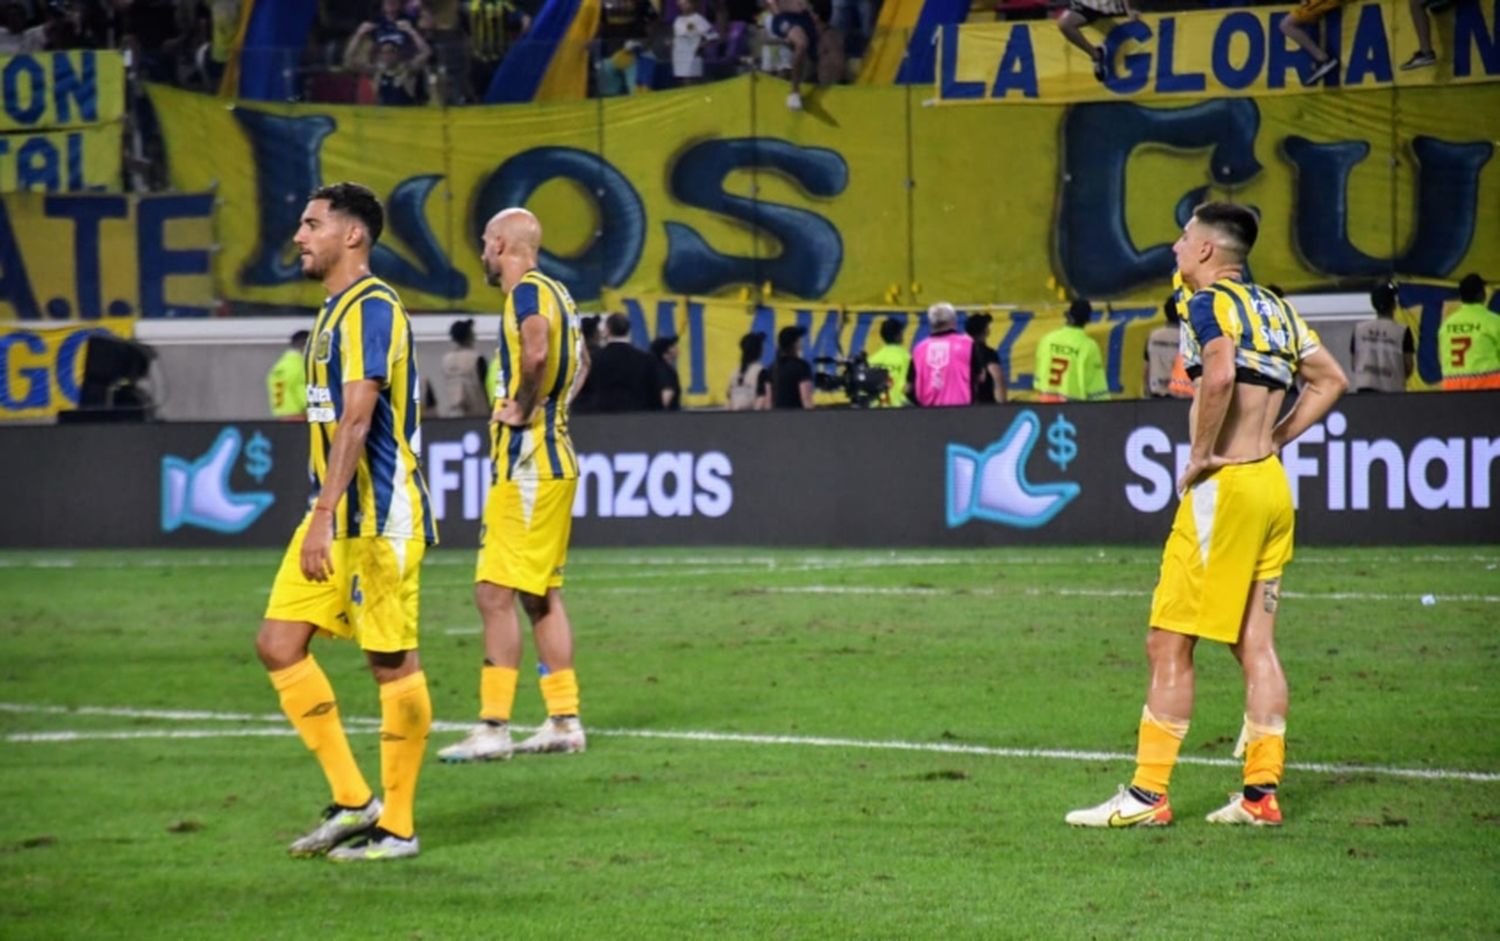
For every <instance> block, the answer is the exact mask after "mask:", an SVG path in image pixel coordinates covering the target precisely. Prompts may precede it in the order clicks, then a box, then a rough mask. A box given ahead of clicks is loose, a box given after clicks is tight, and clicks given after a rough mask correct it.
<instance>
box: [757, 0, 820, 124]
mask: <svg viewBox="0 0 1500 941" xmlns="http://www.w3.org/2000/svg"><path fill="white" fill-rule="evenodd" d="M768 3H771V4H774V11H775V13H774V15H773V16H772V17H771V36H772V37H774V38H775V39H777V40H779V41H781V42H784V43H786V44H787V46H789V47H790V48H791V51H792V62H791V79H792V91H791V94H789V95H787V96H786V106H787V107H788V108H790V109H792V110H793V111H801V110H802V83H803V81H805V80H806V79H807V78H808V76H810V75H811V76H816V75H817V74H818V48H819V47H818V20H817V17H816V16H814V14H813V11H812V8H811V7H810V6H808V3H807V0H768Z"/></svg>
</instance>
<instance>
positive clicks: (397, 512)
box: [306, 275, 437, 545]
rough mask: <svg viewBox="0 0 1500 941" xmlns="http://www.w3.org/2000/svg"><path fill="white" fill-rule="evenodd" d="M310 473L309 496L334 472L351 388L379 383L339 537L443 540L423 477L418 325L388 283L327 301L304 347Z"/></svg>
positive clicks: (356, 286)
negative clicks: (337, 436)
mask: <svg viewBox="0 0 1500 941" xmlns="http://www.w3.org/2000/svg"><path fill="white" fill-rule="evenodd" d="M306 356H307V422H308V430H309V431H310V433H311V435H312V445H311V447H310V449H309V454H308V472H309V475H310V476H311V478H312V499H314V500H316V499H317V498H318V494H319V493H320V492H321V491H322V488H323V481H324V480H325V479H326V478H327V474H328V457H329V453H330V452H331V450H332V448H333V436H334V433H335V432H337V431H338V427H339V420H340V419H341V418H342V417H343V414H344V384H345V383H348V382H357V381H359V380H361V379H377V380H379V381H380V397H379V399H378V400H377V401H376V403H375V414H374V415H373V416H372V417H371V421H370V432H369V436H368V437H367V438H366V440H365V449H364V453H363V454H361V455H360V457H359V465H358V466H357V467H356V469H355V471H354V479H353V480H351V481H350V482H349V488H348V490H346V491H345V492H344V493H343V494H341V495H340V496H339V502H338V506H337V508H336V509H335V510H334V514H333V523H334V530H333V534H334V538H336V539H347V538H350V537H353V536H388V537H391V538H395V539H421V540H423V541H424V542H425V543H427V544H428V545H434V544H435V543H436V542H437V527H436V524H435V523H434V522H433V519H432V510H431V505H430V503H429V501H428V496H427V482H426V481H425V480H423V478H422V465H421V458H420V454H421V448H422V415H421V406H422V403H421V392H420V390H421V385H422V384H421V382H420V381H418V378H417V358H416V351H415V350H414V349H413V347H412V332H411V319H410V318H409V317H408V316H407V314H406V308H404V307H402V306H401V299H400V298H399V297H397V296H396V292H395V291H394V290H392V289H391V288H390V287H389V286H388V285H387V284H386V283H385V282H383V281H381V280H380V279H379V278H376V277H373V276H368V275H367V276H366V277H363V278H361V279H359V280H358V281H356V282H354V283H353V284H351V285H350V286H349V287H347V288H345V289H344V290H343V291H342V292H340V293H338V294H336V295H334V296H333V297H330V298H329V299H328V300H327V301H325V302H324V304H323V309H322V310H321V311H319V313H318V319H317V321H316V323H314V325H313V333H312V338H311V340H310V341H309V342H308V344H307V353H306Z"/></svg>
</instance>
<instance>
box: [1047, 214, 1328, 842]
mask: <svg viewBox="0 0 1500 941" xmlns="http://www.w3.org/2000/svg"><path fill="white" fill-rule="evenodd" d="M1259 228H1260V222H1259V220H1258V219H1257V218H1256V216H1255V214H1254V213H1253V212H1251V211H1250V210H1248V209H1246V208H1245V207H1243V206H1236V205H1233V204H1230V203H1204V204H1202V205H1200V206H1198V207H1197V208H1196V209H1195V210H1194V211H1193V216H1192V218H1191V219H1190V220H1189V221H1188V223H1187V225H1186V226H1184V227H1183V231H1182V236H1181V237H1180V238H1178V240H1177V242H1176V244H1175V245H1174V246H1173V252H1174V253H1175V254H1176V256H1177V266H1178V270H1179V271H1180V272H1181V273H1182V276H1183V279H1184V280H1185V281H1186V282H1187V285H1188V287H1189V288H1191V289H1192V290H1194V291H1195V292H1197V293H1195V294H1193V296H1192V298H1191V299H1190V300H1189V301H1188V317H1187V319H1186V322H1185V324H1184V326H1183V330H1184V331H1185V333H1186V334H1187V336H1186V338H1185V347H1186V350H1187V357H1188V360H1189V362H1190V364H1191V365H1190V367H1189V368H1190V369H1196V370H1197V371H1198V372H1199V382H1198V388H1197V390H1196V391H1195V393H1194V402H1193V421H1192V426H1191V429H1190V435H1191V450H1190V452H1189V459H1188V463H1187V466H1186V467H1185V468H1184V469H1183V471H1182V473H1181V475H1180V476H1179V478H1178V480H1177V491H1178V492H1179V493H1180V494H1182V499H1181V501H1180V502H1179V503H1178V506H1177V515H1176V517H1175V518H1174V520H1173V522H1172V532H1171V535H1170V536H1168V537H1167V543H1166V547H1165V549H1164V550H1163V552H1162V564H1161V574H1160V576H1159V579H1158V581H1157V584H1156V591H1155V595H1154V597H1153V598H1152V603H1151V618H1150V622H1149V624H1150V626H1149V629H1148V631H1147V637H1146V653H1147V657H1148V659H1149V661H1150V666H1151V679H1150V683H1149V685H1148V686H1147V693H1146V703H1145V706H1144V708H1143V709H1142V712H1141V721H1140V724H1139V726H1138V731H1137V744H1136V771H1135V776H1134V777H1133V778H1132V780H1131V782H1130V787H1129V788H1128V789H1127V788H1125V787H1121V788H1120V789H1119V791H1118V792H1117V793H1116V794H1115V796H1114V797H1112V798H1110V799H1109V800H1107V801H1105V802H1104V803H1102V804H1099V805H1098V806H1095V807H1089V808H1085V809H1081V810H1075V811H1072V812H1071V813H1069V814H1067V815H1066V817H1065V818H1064V819H1065V820H1066V821H1067V822H1068V823H1069V824H1071V825H1073V826H1081V827H1115V828H1119V827H1137V826H1147V827H1149V826H1164V825H1166V824H1168V823H1170V822H1171V821H1172V808H1171V804H1170V802H1169V801H1168V798H1167V787H1168V784H1169V783H1170V778H1171V775H1172V769H1173V766H1174V765H1175V764H1176V763H1177V754H1178V751H1179V749H1180V748H1181V746H1182V740H1183V738H1184V737H1185V736H1186V735H1187V731H1188V723H1189V721H1190V720H1191V719H1192V715H1193V699H1194V667H1193V652H1194V650H1195V648H1196V646H1197V643H1198V641H1199V640H1200V639H1207V640H1212V641H1216V642H1219V643H1223V644H1226V645H1228V646H1229V649H1230V652H1231V653H1233V654H1234V656H1235V659H1236V660H1238V661H1239V662H1240V666H1241V668H1242V670H1243V673H1244V682H1245V719H1244V725H1243V727H1242V731H1241V733H1240V748H1238V749H1236V751H1235V754H1236V755H1237V756H1238V755H1240V754H1241V753H1243V754H1244V758H1245V764H1244V773H1243V782H1244V789H1243V791H1242V792H1241V793H1238V794H1231V795H1230V801H1229V803H1228V804H1227V805H1225V806H1224V807H1222V808H1220V809H1219V810H1216V811H1214V812H1213V813H1211V814H1209V815H1208V818H1207V819H1208V821H1209V822H1210V823H1218V824H1250V825H1254V826H1268V825H1269V826H1279V825H1280V824H1281V821H1282V811H1281V806H1280V804H1279V803H1278V802H1277V795H1276V790H1277V788H1278V787H1279V786H1280V783H1281V776H1282V772H1283V770H1284V766H1285V762H1286V715H1287V685H1286V676H1285V674H1284V673H1283V672H1282V670H1281V662H1280V660H1279V659H1278V658H1277V655H1276V643H1275V629H1276V609H1277V606H1278V605H1279V603H1280V585H1281V573H1282V570H1283V568H1284V567H1285V566H1286V563H1287V562H1288V561H1289V560H1290V559H1291V556H1292V531H1293V527H1294V524H1295V519H1294V517H1295V511H1294V510H1293V507H1292V493H1291V488H1290V487H1289V486H1288V485H1287V478H1286V471H1285V469H1284V468H1282V466H1281V462H1280V460H1279V459H1278V457H1277V454H1278V453H1279V452H1280V450H1281V448H1282V446H1284V445H1286V444H1289V443H1290V442H1292V441H1294V440H1296V439H1297V437H1298V436H1300V435H1301V434H1302V432H1303V431H1305V430H1307V429H1308V428H1309V427H1311V426H1312V425H1313V424H1314V423H1315V422H1318V421H1320V420H1321V419H1322V418H1323V416H1324V415H1326V414H1328V410H1329V409H1330V408H1332V407H1333V405H1334V403H1335V402H1337V401H1338V399H1339V396H1340V395H1342V394H1343V392H1344V390H1345V388H1347V386H1348V380H1347V379H1345V378H1344V373H1343V370H1342V369H1340V368H1339V364H1338V362H1337V361H1336V360H1335V359H1334V358H1333V356H1332V355H1331V354H1330V353H1329V352H1328V351H1327V350H1326V349H1324V348H1323V347H1322V346H1321V345H1320V344H1319V342H1318V336H1317V334H1316V333H1314V332H1313V331H1312V330H1311V329H1309V328H1308V326H1307V324H1306V323H1305V322H1303V320H1302V318H1301V316H1300V315H1298V313H1297V312H1296V310H1295V309H1293V308H1292V306H1291V305H1290V304H1287V303H1285V302H1284V301H1281V300H1280V299H1278V298H1276V297H1275V296H1274V295H1271V294H1269V293H1268V292H1266V291H1263V290H1261V289H1260V288H1258V287H1256V286H1255V285H1254V284H1252V283H1251V282H1249V281H1247V280H1245V276H1244V272H1245V262H1246V256H1247V255H1248V254H1249V251H1250V248H1251V246H1253V245H1254V244H1255V239H1256V236H1257V234H1258V231H1259ZM1210 287H1211V288H1212V290H1208V289H1209V288H1210ZM1246 310H1253V311H1255V312H1256V314H1257V316H1258V318H1259V319H1258V322H1259V323H1260V324H1261V328H1260V329H1259V330H1256V331H1253V332H1252V330H1251V325H1250V320H1249V318H1248V317H1246V316H1245V315H1244V311H1246ZM1294 378H1300V379H1302V380H1303V382H1304V385H1303V390H1302V394H1301V395H1300V396H1298V398H1297V402H1296V404H1295V405H1294V406H1292V408H1291V410H1290V411H1288V412H1287V413H1286V414H1285V416H1283V417H1281V418H1280V420H1278V419H1277V416H1278V415H1280V414H1281V407H1282V405H1283V402H1284V399H1285V397H1286V392H1287V389H1288V388H1290V387H1291V385H1292V381H1293V379H1294ZM1241 749H1243V752H1242V751H1241Z"/></svg>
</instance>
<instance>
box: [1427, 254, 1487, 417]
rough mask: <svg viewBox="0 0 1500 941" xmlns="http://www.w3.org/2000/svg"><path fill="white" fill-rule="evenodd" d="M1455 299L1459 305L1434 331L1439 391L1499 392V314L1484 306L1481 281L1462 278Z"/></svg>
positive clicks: (1482, 283)
mask: <svg viewBox="0 0 1500 941" xmlns="http://www.w3.org/2000/svg"><path fill="white" fill-rule="evenodd" d="M1458 299H1459V300H1460V301H1462V302H1463V306H1461V307H1459V308H1458V310H1455V311H1454V312H1453V313H1451V314H1449V315H1448V319H1447V320H1444V321H1443V325H1442V326H1441V327H1439V328H1438V358H1439V360H1440V361H1441V362H1442V366H1443V389H1444V390H1445V391H1448V392H1462V391H1466V390H1472V389H1500V314H1497V313H1495V312H1494V311H1492V310H1490V309H1489V308H1487V307H1485V306H1484V279H1483V278H1481V277H1480V276H1479V275H1478V274H1468V275H1464V279H1463V280H1462V281H1460V282H1458Z"/></svg>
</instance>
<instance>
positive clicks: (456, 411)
mask: <svg viewBox="0 0 1500 941" xmlns="http://www.w3.org/2000/svg"><path fill="white" fill-rule="evenodd" d="M448 339H450V340H452V341H453V349H451V350H449V351H448V352H446V353H444V354H443V361H442V363H441V364H440V365H439V366H438V377H437V383H436V387H435V388H434V389H433V393H434V399H435V407H434V408H433V415H434V416H436V417H437V418H484V417H485V416H487V415H489V414H490V396H489V393H488V392H487V391H486V389H485V382H486V381H487V380H488V377H489V366H488V364H486V363H485V361H484V357H483V356H480V355H479V351H478V350H476V349H474V321H473V319H472V318H470V319H468V320H455V321H454V322H453V323H452V325H450V326H449V327H448Z"/></svg>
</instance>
